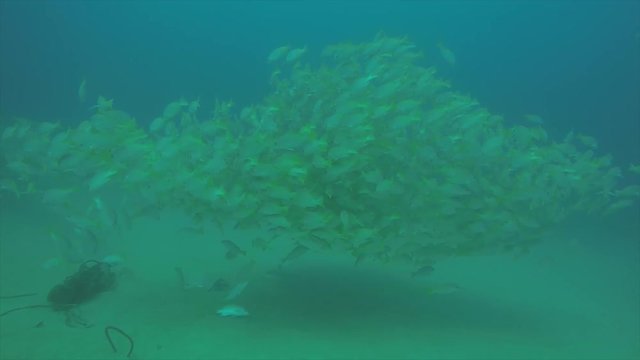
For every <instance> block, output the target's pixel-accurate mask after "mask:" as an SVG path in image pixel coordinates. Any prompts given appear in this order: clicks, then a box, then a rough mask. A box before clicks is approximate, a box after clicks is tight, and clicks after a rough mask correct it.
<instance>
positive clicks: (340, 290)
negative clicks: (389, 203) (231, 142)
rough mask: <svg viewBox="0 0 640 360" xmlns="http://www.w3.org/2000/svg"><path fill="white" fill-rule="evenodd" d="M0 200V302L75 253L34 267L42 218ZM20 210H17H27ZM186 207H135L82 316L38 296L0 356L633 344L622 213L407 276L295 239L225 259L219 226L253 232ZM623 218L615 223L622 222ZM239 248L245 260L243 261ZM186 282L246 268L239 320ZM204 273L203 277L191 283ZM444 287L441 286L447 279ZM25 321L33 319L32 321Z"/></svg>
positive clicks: (481, 355) (631, 351)
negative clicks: (178, 211) (110, 278)
mask: <svg viewBox="0 0 640 360" xmlns="http://www.w3.org/2000/svg"><path fill="white" fill-rule="evenodd" d="M10 209H11V211H9V205H4V206H3V212H2V216H1V217H0V219H1V227H0V229H1V237H0V249H1V253H0V256H1V258H0V259H1V261H0V270H1V272H0V276H1V278H0V280H1V283H0V284H1V286H0V293H1V294H0V295H4V296H8V295H13V294H19V293H29V292H36V293H38V295H36V296H33V297H27V298H18V299H4V300H1V301H2V302H1V303H0V305H1V306H0V311H6V310H9V309H11V308H14V307H18V306H23V305H29V304H41V303H45V302H46V300H45V299H46V293H47V291H48V290H49V289H50V288H51V287H52V286H53V285H55V284H56V283H59V282H60V281H62V279H64V278H65V276H67V275H69V274H70V273H72V272H73V271H75V269H76V267H77V265H76V264H70V263H62V264H60V265H58V266H54V267H52V268H51V269H50V270H44V269H43V268H42V263H44V262H45V261H46V260H47V259H49V258H50V257H51V256H55V255H56V250H55V249H54V248H53V246H52V242H51V240H50V239H49V237H48V235H47V231H48V227H49V226H51V222H52V221H53V218H52V219H49V218H48V217H47V214H46V213H40V212H39V210H38V208H37V207H33V208H32V207H30V206H29V205H24V204H23V205H16V204H15V203H12V204H11V208H10ZM27 215H29V216H27ZM185 222H186V220H185V219H184V218H183V217H181V216H178V215H172V214H165V215H162V216H161V217H159V218H155V219H154V218H145V219H142V220H141V221H140V222H139V223H137V224H136V225H134V227H133V228H132V229H131V230H129V231H127V232H126V233H124V234H121V236H119V237H118V238H117V239H113V240H111V241H113V245H117V247H118V248H119V249H121V251H120V252H119V255H120V256H122V257H123V258H124V259H125V264H124V267H123V269H122V270H121V272H120V275H119V284H118V286H117V288H116V289H114V290H113V291H110V292H107V293H104V294H102V295H100V296H99V297H98V298H97V299H95V300H93V301H91V302H89V303H87V304H84V305H82V306H80V307H79V310H78V311H79V313H80V315H81V316H82V318H83V319H85V320H86V321H87V322H88V323H89V324H91V325H92V326H91V327H89V328H78V327H69V326H67V325H66V324H65V317H64V316H63V315H62V314H61V313H55V312H53V311H51V310H49V309H29V310H24V311H19V312H15V313H11V314H8V315H6V316H3V317H2V318H0V357H1V358H2V359H106V358H115V359H118V358H125V357H126V351H127V346H128V344H127V343H126V341H125V340H124V338H122V337H119V336H118V335H114V339H115V341H116V346H117V348H118V350H119V352H118V353H113V351H112V349H111V348H110V346H109V344H108V343H107V341H106V338H105V337H104V334H103V331H104V327H105V326H108V325H111V326H117V327H119V328H121V329H122V330H124V331H125V332H127V333H128V334H129V335H130V336H131V337H132V338H133V339H134V341H135V349H134V353H133V355H132V356H133V358H136V359H210V358H218V359H230V358H236V359H634V358H637V357H638V355H639V354H640V345H639V344H638V341H637V339H638V337H639V336H640V321H639V316H640V310H639V309H638V302H639V299H640V289H639V285H638V283H639V281H638V280H639V275H638V274H639V271H638V270H639V269H638V260H639V258H638V242H637V241H633V237H634V236H638V234H639V231H638V230H639V227H638V224H637V223H635V224H634V223H632V222H628V221H622V220H620V221H617V219H609V220H605V221H600V222H599V221H592V222H590V223H589V224H588V225H585V224H586V223H585V222H582V223H581V222H576V223H575V224H572V225H567V226H566V227H564V228H562V229H558V231H555V232H553V233H551V234H549V235H548V238H547V239H546V241H545V242H544V243H542V244H541V245H540V246H537V247H536V248H534V249H533V250H532V251H531V253H529V254H528V255H524V256H522V257H519V258H513V257H506V256H505V257H503V256H477V257H468V258H456V259H453V260H449V261H446V262H443V263H441V264H438V265H437V266H436V269H435V271H434V272H433V273H432V274H431V275H430V276H428V277H425V278H418V279H412V278H411V277H410V276H409V274H410V269H408V268H405V267H404V266H403V265H400V264H386V265H384V264H376V263H366V262H365V263H361V264H359V265H358V266H357V267H356V266H354V265H353V259H351V258H346V257H344V256H342V255H340V254H334V253H332V252H331V251H328V252H311V253H308V254H305V256H302V257H300V258H299V259H297V260H295V261H292V262H291V263H288V264H285V266H283V267H282V269H280V270H279V271H278V270H277V264H278V259H279V256H281V251H279V250H278V249H274V250H273V251H271V253H273V258H269V253H270V252H269V251H267V252H266V255H265V254H262V255H260V256H255V257H254V256H252V254H251V253H249V254H248V255H247V256H246V258H238V259H234V260H227V259H225V257H224V249H223V248H222V246H221V245H220V243H219V241H220V240H221V239H233V240H234V241H235V242H236V243H238V244H244V243H245V242H246V241H247V239H250V238H252V237H253V236H254V235H255V234H254V233H251V232H244V233H240V232H228V231H227V232H225V234H220V233H219V232H218V231H217V230H216V229H215V228H211V229H205V233H204V234H203V235H198V234H189V233H188V232H186V231H184V230H181V229H182V227H183V226H184V224H185ZM624 224H627V225H630V226H626V227H625V226H624ZM249 257H253V261H249ZM177 266H179V267H182V268H183V270H184V273H185V276H186V278H187V280H188V281H190V282H193V283H196V282H202V283H206V281H207V280H206V279H207V278H209V279H212V278H213V279H215V278H218V277H222V278H225V279H226V280H228V281H229V282H230V283H235V282H238V281H241V280H242V281H249V285H248V286H247V288H246V290H245V291H244V292H243V293H242V294H240V296H238V298H237V299H235V300H234V301H232V302H233V303H235V304H238V305H241V306H243V307H245V308H246V309H247V310H248V311H249V312H250V313H251V315H250V316H249V317H246V318H221V317H219V316H217V315H216V310H217V309H218V308H220V307H221V306H223V305H225V304H227V303H229V302H228V301H225V299H224V297H225V294H224V293H223V292H216V291H207V290H206V289H202V288H193V289H188V290H184V289H181V288H180V286H179V283H178V280H177V277H176V274H175V271H174V268H175V267H177ZM203 279H204V280H203ZM452 284H454V285H455V288H452V287H454V285H452ZM39 323H40V325H41V326H36V325H37V324H39Z"/></svg>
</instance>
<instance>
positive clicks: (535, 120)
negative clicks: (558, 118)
mask: <svg viewBox="0 0 640 360" xmlns="http://www.w3.org/2000/svg"><path fill="white" fill-rule="evenodd" d="M524 119H525V120H526V121H527V122H528V123H530V124H532V125H542V124H544V120H543V119H542V117H541V116H540V115H536V114H526V115H524Z"/></svg>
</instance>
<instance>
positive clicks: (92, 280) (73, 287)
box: [47, 260, 116, 311]
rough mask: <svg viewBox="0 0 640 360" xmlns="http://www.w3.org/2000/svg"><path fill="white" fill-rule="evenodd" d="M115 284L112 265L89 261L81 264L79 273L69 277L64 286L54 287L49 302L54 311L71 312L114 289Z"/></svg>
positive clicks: (50, 292) (48, 297) (48, 298)
mask: <svg viewBox="0 0 640 360" xmlns="http://www.w3.org/2000/svg"><path fill="white" fill-rule="evenodd" d="M115 284H116V275H115V273H114V272H113V271H111V265H109V264H108V263H106V262H101V261H96V260H88V261H85V262H83V263H82V264H80V268H79V269H78V271H77V272H76V273H75V274H73V275H71V276H68V277H67V278H66V279H65V280H64V282H63V283H62V284H59V285H56V286H54V287H53V288H52V289H51V291H49V295H48V296H47V300H48V301H49V303H51V308H52V309H53V310H56V311H60V310H69V309H70V308H72V307H74V306H76V305H79V304H82V303H84V302H87V301H89V300H91V299H93V298H95V297H96V296H97V295H98V294H100V293H101V292H104V291H107V290H109V289H111V288H113V287H114V286H115Z"/></svg>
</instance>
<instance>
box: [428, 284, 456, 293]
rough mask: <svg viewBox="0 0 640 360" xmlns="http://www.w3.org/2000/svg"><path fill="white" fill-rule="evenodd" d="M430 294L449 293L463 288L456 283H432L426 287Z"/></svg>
mask: <svg viewBox="0 0 640 360" xmlns="http://www.w3.org/2000/svg"><path fill="white" fill-rule="evenodd" d="M424 290H425V291H426V292H427V294H429V295H447V294H453V293H455V292H458V291H460V290H462V288H461V287H460V285H458V284H456V283H441V284H430V285H428V286H427V287H425V288H424Z"/></svg>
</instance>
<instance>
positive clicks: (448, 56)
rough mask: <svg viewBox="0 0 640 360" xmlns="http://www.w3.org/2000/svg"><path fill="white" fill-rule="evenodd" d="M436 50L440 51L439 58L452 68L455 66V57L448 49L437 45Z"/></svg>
mask: <svg viewBox="0 0 640 360" xmlns="http://www.w3.org/2000/svg"><path fill="white" fill-rule="evenodd" d="M438 50H440V56H442V58H443V59H444V61H446V62H447V64H449V65H451V66H453V65H455V64H456V55H455V54H454V53H453V51H451V50H450V49H448V48H446V47H445V46H444V45H442V44H438Z"/></svg>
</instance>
